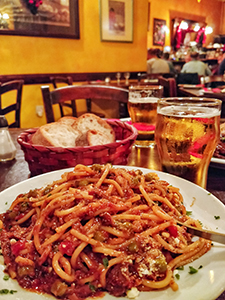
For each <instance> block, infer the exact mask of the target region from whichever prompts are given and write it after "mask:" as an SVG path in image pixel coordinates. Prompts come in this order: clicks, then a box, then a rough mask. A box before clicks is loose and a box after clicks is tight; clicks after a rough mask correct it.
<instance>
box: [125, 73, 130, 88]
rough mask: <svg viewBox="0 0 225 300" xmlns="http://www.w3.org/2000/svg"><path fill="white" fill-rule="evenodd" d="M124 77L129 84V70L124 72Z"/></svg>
mask: <svg viewBox="0 0 225 300" xmlns="http://www.w3.org/2000/svg"><path fill="white" fill-rule="evenodd" d="M124 78H125V84H126V85H129V78H130V73H129V72H125V73H124Z"/></svg>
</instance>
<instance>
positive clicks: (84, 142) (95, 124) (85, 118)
mask: <svg viewBox="0 0 225 300" xmlns="http://www.w3.org/2000/svg"><path fill="white" fill-rule="evenodd" d="M72 127H73V128H74V129H75V130H77V131H80V132H81V135H80V136H79V137H78V139H77V145H79V146H88V145H89V142H88V137H87V133H88V131H89V130H95V131H97V132H98V133H101V136H102V138H103V135H104V136H105V140H106V144H108V143H113V142H115V132H114V130H113V129H112V127H111V126H110V125H109V124H108V123H107V122H106V121H105V120H103V119H101V118H99V117H98V116H96V115H94V114H84V115H82V116H80V117H79V118H77V120H76V121H75V122H74V123H73V124H72ZM98 145H99V144H98Z"/></svg>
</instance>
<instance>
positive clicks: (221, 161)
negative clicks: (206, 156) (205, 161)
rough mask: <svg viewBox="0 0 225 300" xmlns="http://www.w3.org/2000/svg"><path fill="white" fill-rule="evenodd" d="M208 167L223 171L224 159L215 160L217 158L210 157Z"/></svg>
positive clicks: (224, 167) (224, 166)
mask: <svg viewBox="0 0 225 300" xmlns="http://www.w3.org/2000/svg"><path fill="white" fill-rule="evenodd" d="M210 166H212V167H215V168H219V169H225V159H223V158H217V157H212V158H211V162H210Z"/></svg>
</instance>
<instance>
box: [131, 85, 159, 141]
mask: <svg viewBox="0 0 225 300" xmlns="http://www.w3.org/2000/svg"><path fill="white" fill-rule="evenodd" d="M162 95H163V86H161V85H137V86H130V87H129V100H128V111H129V115H130V117H131V122H132V125H133V126H134V127H135V128H136V129H137V130H138V137H137V139H136V141H135V146H137V147H150V146H151V145H154V132H155V124H156V117H157V102H158V100H159V98H161V97H162Z"/></svg>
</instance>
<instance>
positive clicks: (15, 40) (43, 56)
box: [0, 0, 148, 128]
mask: <svg viewBox="0 0 225 300" xmlns="http://www.w3.org/2000/svg"><path fill="white" fill-rule="evenodd" d="M147 5H148V0H141V1H140V0H134V18H133V20H134V36H133V42H132V43H123V42H102V41H101V38H100V16H99V0H85V1H79V16H80V39H79V40H74V39H57V38H42V37H25V36H5V35H0V44H1V47H0V57H1V60H0V70H1V74H3V75H6V74H30V73H61V72H62V73H63V72H125V71H140V70H145V68H146V48H147V35H146V31H147ZM22 100H23V104H22V118H21V127H24V128H25V127H33V126H39V125H42V124H44V123H45V122H46V120H45V117H42V118H39V117H37V116H36V114H35V107H36V105H40V104H42V97H41V92H40V86H38V85H36V86H33V85H32V86H25V87H24V90H23V99H22Z"/></svg>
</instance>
